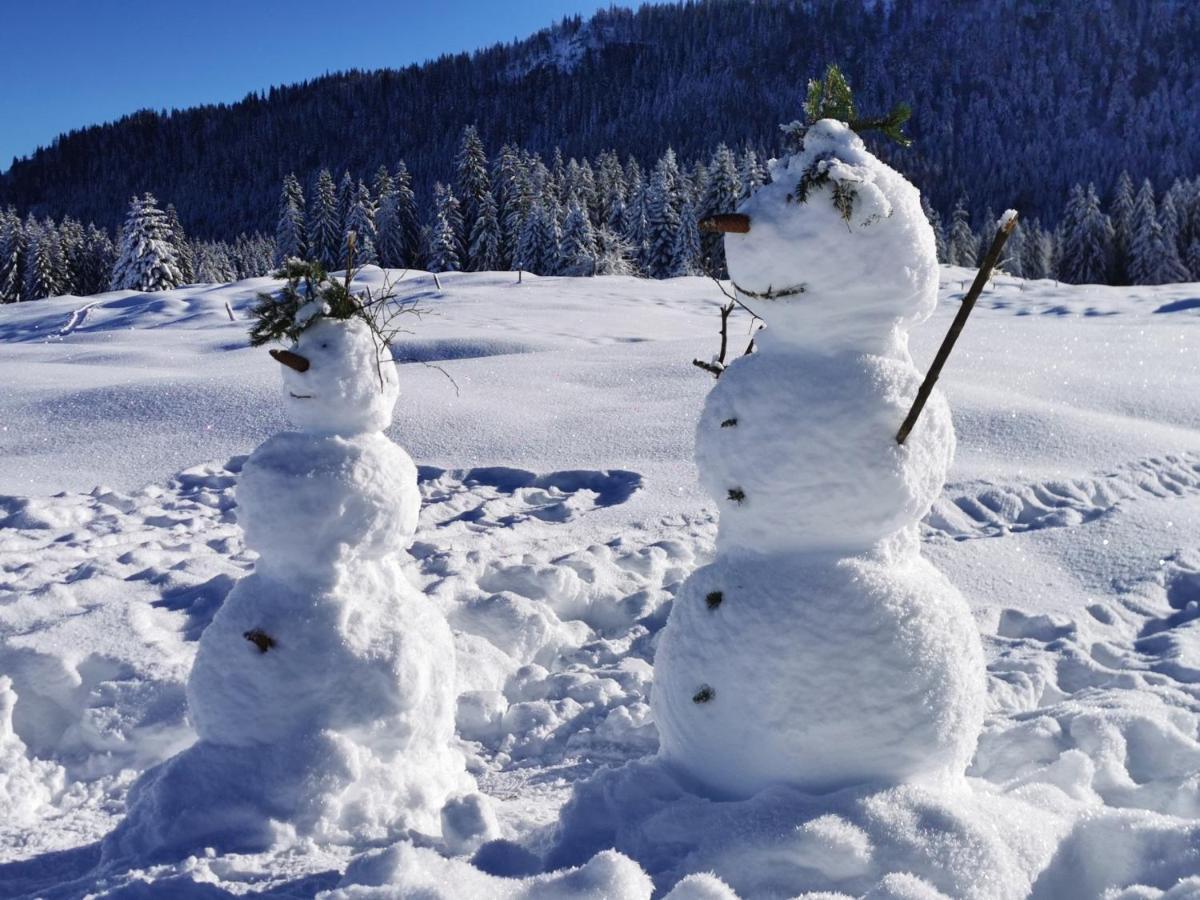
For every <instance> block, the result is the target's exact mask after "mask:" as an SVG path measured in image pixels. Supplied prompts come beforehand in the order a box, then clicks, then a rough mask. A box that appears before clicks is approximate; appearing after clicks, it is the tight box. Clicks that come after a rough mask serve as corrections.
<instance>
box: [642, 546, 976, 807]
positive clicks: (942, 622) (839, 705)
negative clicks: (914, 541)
mask: <svg viewBox="0 0 1200 900" xmlns="http://www.w3.org/2000/svg"><path fill="white" fill-rule="evenodd" d="M897 556H898V558H897ZM714 596H719V598H720V600H719V602H718V603H715V604H714V603H713V598H714ZM743 648H753V652H747V651H746V650H745V649H743ZM655 670H656V673H657V675H658V678H657V680H656V681H655V685H654V709H655V720H656V723H657V725H658V730H659V735H660V739H661V749H660V755H661V757H662V758H663V760H664V762H666V763H667V764H668V765H669V766H671V767H672V768H674V769H676V770H678V771H679V772H680V773H681V774H682V775H684V776H685V777H686V778H689V779H692V780H694V781H695V782H696V784H697V786H701V785H702V786H703V788H702V789H701V790H702V792H705V793H708V794H709V795H712V796H716V797H721V798H736V797H749V796H752V795H753V794H755V793H757V792H758V791H761V790H763V789H764V788H766V787H769V786H771V785H779V784H786V785H793V786H796V787H798V788H801V789H803V790H805V791H809V792H814V793H822V792H827V791H834V790H839V789H841V788H844V787H847V786H851V785H856V784H884V785H886V784H898V783H902V782H911V781H921V780H924V781H938V780H951V781H952V780H954V779H956V778H957V779H961V777H962V772H963V771H964V770H965V769H966V767H967V764H968V763H969V761H970V758H971V755H972V753H973V752H974V748H975V741H976V737H977V735H978V734H979V730H980V727H981V725H982V720H983V709H984V700H985V690H986V686H985V683H984V675H983V673H984V665H983V656H982V648H981V646H980V642H979V637H978V632H977V629H976V626H975V622H974V620H973V618H972V617H971V613H970V610H969V609H968V607H967V604H966V602H965V600H964V599H963V598H962V596H961V595H960V594H959V592H958V591H957V589H955V587H954V586H953V585H952V584H950V582H949V581H948V580H947V579H946V578H945V576H943V575H942V574H941V573H940V572H938V571H937V569H935V568H934V567H933V566H932V565H931V564H930V563H928V562H927V561H926V560H924V559H922V558H921V557H920V555H918V554H917V553H916V552H915V548H914V549H912V550H911V551H910V552H902V553H900V554H896V555H892V554H887V555H883V556H878V557H872V556H858V557H848V558H843V559H837V558H828V557H814V558H807V559H806V558H803V557H801V558H799V559H796V558H787V557H784V556H774V557H756V556H739V557H735V558H725V559H723V560H722V561H721V562H720V564H719V565H716V566H708V567H706V568H704V569H700V570H699V571H697V572H695V573H693V575H692V576H691V578H689V580H688V582H687V583H686V585H685V586H684V589H683V590H682V591H681V593H680V595H679V597H677V598H676V601H675V604H674V608H673V610H672V613H671V625H670V627H669V628H667V629H666V630H665V632H664V633H663V637H662V640H661V643H660V645H659V647H658V650H657V652H656V657H655Z"/></svg>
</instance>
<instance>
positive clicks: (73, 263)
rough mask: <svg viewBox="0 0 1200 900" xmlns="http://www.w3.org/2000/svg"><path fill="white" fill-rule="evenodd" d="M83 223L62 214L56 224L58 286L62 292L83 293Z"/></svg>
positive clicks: (84, 292)
mask: <svg viewBox="0 0 1200 900" xmlns="http://www.w3.org/2000/svg"><path fill="white" fill-rule="evenodd" d="M83 241H84V233H83V224H82V223H81V222H79V221H77V220H75V219H73V218H71V217H70V216H63V220H62V222H60V223H59V225H58V256H57V259H56V262H57V264H58V265H59V267H60V269H59V271H60V272H61V278H60V282H59V288H60V289H61V290H62V292H63V293H64V294H76V295H83V294H86V293H88V291H85V290H83V278H82V272H83V253H84V246H83Z"/></svg>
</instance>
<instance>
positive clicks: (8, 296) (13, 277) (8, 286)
mask: <svg viewBox="0 0 1200 900" xmlns="http://www.w3.org/2000/svg"><path fill="white" fill-rule="evenodd" d="M24 287H25V228H24V226H23V225H22V224H21V219H20V217H19V216H18V215H17V213H16V210H14V209H13V208H12V207H11V206H10V207H9V208H8V209H6V210H0V303H18V302H20V300H21V299H22V293H21V292H22V291H23V290H24Z"/></svg>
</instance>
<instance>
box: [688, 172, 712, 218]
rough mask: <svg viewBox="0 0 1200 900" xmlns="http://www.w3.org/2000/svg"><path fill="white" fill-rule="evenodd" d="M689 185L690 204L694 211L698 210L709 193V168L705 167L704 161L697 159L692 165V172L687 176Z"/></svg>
mask: <svg viewBox="0 0 1200 900" xmlns="http://www.w3.org/2000/svg"><path fill="white" fill-rule="evenodd" d="M687 183H688V185H689V187H690V190H689V191H688V202H689V203H691V204H692V209H696V210H698V209H700V208H701V206H702V204H703V203H704V197H705V195H706V194H707V193H708V166H707V165H705V163H704V160H702V159H697V160H695V161H694V162H693V163H692V167H691V170H690V171H689V172H688V175H687Z"/></svg>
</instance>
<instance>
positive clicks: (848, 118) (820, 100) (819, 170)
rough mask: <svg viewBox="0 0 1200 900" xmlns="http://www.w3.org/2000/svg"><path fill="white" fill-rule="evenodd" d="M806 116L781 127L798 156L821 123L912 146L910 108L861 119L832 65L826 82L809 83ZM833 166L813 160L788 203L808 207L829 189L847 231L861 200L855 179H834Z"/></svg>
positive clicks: (827, 161)
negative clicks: (811, 131)
mask: <svg viewBox="0 0 1200 900" xmlns="http://www.w3.org/2000/svg"><path fill="white" fill-rule="evenodd" d="M804 114H805V116H806V117H807V121H806V122H792V123H790V124H788V125H783V126H782V129H783V133H784V135H785V136H786V138H787V140H788V143H789V144H791V146H792V150H793V151H795V152H799V151H800V150H801V149H802V148H803V146H804V135H805V132H807V131H808V129H809V127H810V126H812V125H814V124H815V123H817V122H819V121H820V120H821V119H834V120H836V121H839V122H844V123H845V124H846V125H847V126H848V127H849V128H850V129H851V130H852V131H855V132H858V133H862V132H863V131H882V132H883V134H884V136H885V137H888V138H890V139H891V140H893V141H895V142H896V143H897V144H899V145H900V146H901V147H907V146H909V145H910V144H911V143H912V141H911V140H910V139H909V138H908V136H907V135H905V134H904V132H903V128H904V123H905V122H907V121H908V119H909V117H910V116H911V115H912V110H911V109H909V107H908V104H906V103H897V104H896V105H895V106H894V107H892V111H891V112H890V113H888V114H887V115H886V116H875V117H872V118H862V117H861V116H859V114H858V107H857V106H855V104H854V92H853V91H852V90H851V89H850V83H849V82H848V81H846V76H845V75H843V74H842V70H841V69H839V68H838V67H837V66H836V65H834V64H832V63H831V64H830V65H829V68H827V69H826V70H825V77H824V78H819V79H817V78H813V79H811V80H809V82H808V95H807V98H806V99H805V101H804ZM833 162H834V160H833V159H832V158H831V157H830V156H829V155H828V154H826V155H823V156H820V157H818V158H817V159H814V160H813V161H812V162H811V164H810V165H809V167H808V169H807V170H805V172H804V173H803V174H802V175H801V176H800V181H799V183H797V185H796V189H795V190H794V191H792V193H790V194H788V200H789V201H792V200H795V201H796V202H799V203H807V202H808V198H809V196H810V195H811V194H812V193H813V191H816V190H820V189H822V188H826V187H828V188H830V190H831V193H832V197H833V205H834V207H835V208H836V209H837V211H838V213H839V214H840V215H841V217H842V219H843V220H844V221H845V222H846V225H847V227H848V226H849V225H850V220H851V218H852V217H853V214H854V201H855V200H856V199H857V198H858V191H857V190H856V189H855V187H854V183H855V179H853V178H850V179H847V178H844V177H836V176H835V175H834V173H833V172H832V171H831V165H832V163H833ZM874 221H875V218H874V217H872V219H871V220H870V221H867V222H863V223H862V224H863V226H864V227H865V226H867V225H871V224H873V222H874Z"/></svg>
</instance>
